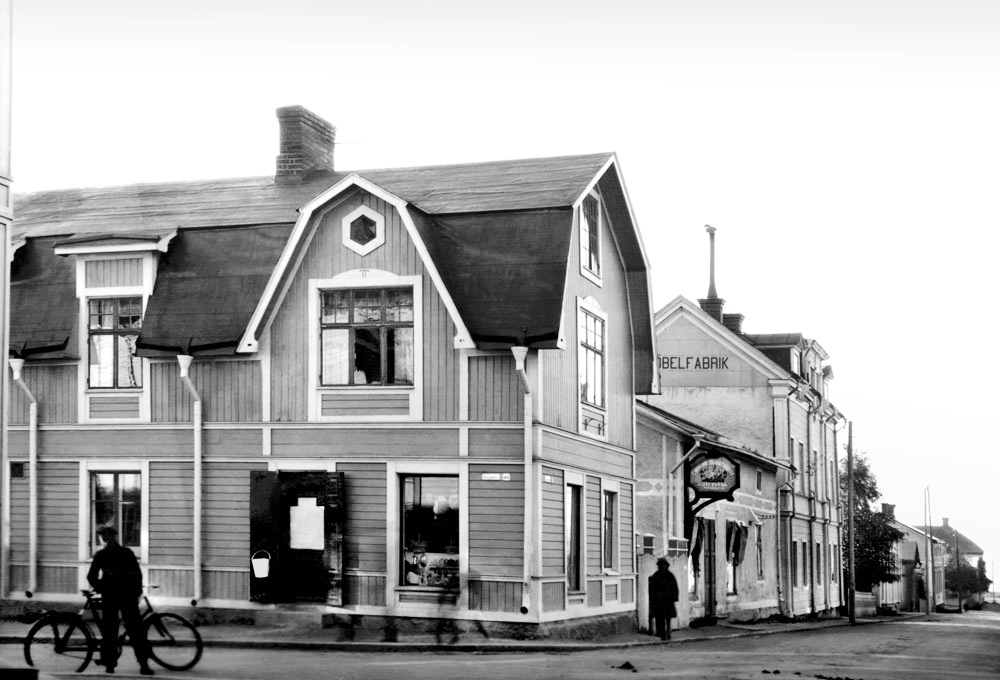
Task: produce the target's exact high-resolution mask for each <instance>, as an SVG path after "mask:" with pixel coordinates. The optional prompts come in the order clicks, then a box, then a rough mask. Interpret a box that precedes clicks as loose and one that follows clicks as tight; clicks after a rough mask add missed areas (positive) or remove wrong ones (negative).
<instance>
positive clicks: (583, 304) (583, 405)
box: [576, 296, 611, 442]
mask: <svg viewBox="0 0 1000 680" xmlns="http://www.w3.org/2000/svg"><path fill="white" fill-rule="evenodd" d="M585 313H589V314H591V315H592V316H595V317H597V318H598V319H600V320H601V321H602V322H603V323H604V353H603V359H604V360H603V366H602V369H603V375H602V376H601V381H602V387H603V390H604V405H603V406H594V405H592V404H590V403H587V402H584V400H583V396H582V395H581V394H580V385H581V381H580V378H581V375H580V362H581V358H582V352H583V343H582V342H581V338H580V327H581V326H582V325H583V320H584V314H585ZM610 335H611V332H610V328H609V325H608V315H607V313H606V312H604V310H603V309H601V305H600V303H599V302H598V301H597V300H596V299H594V298H593V297H589V296H588V297H586V298H577V302H576V352H577V357H576V404H577V431H578V432H579V433H580V434H581V435H583V436H585V437H590V438H591V439H596V440H598V441H602V442H606V441H608V428H609V425H610V423H609V422H608V414H609V413H610V409H609V408H608V400H609V397H610V394H609V391H608V357H609V354H610V351H609V348H610V346H611V344H610V342H609V339H610ZM587 410H592V411H596V412H599V413H600V414H601V415H602V416H603V418H604V429H603V430H602V431H601V432H600V433H597V432H593V431H591V430H589V429H587V427H585V420H584V419H585V418H587Z"/></svg>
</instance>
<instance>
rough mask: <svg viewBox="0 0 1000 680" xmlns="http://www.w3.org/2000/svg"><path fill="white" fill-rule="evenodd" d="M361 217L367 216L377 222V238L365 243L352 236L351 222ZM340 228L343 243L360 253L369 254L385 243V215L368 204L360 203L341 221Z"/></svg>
mask: <svg viewBox="0 0 1000 680" xmlns="http://www.w3.org/2000/svg"><path fill="white" fill-rule="evenodd" d="M359 217H367V218H369V219H370V220H372V221H373V222H375V238H373V239H372V240H371V241H369V242H368V243H365V244H364V245H362V244H360V243H358V242H357V241H355V240H354V239H352V238H351V223H352V222H354V220H356V219H358V218H359ZM340 230H341V234H340V241H341V243H343V245H344V247H345V248H348V249H350V250H353V251H354V252H356V253H357V254H358V255H362V256H364V255H367V254H368V253H371V252H372V251H374V250H375V249H376V248H378V247H380V246H382V245H385V216H384V215H382V213H380V212H378V211H376V210H372V209H371V208H369V207H368V206H367V205H359V206H358V207H357V208H355V209H354V210H352V211H351V212H349V213H347V215H345V216H344V218H343V219H342V220H341V221H340Z"/></svg>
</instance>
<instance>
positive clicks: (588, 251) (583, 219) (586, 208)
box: [580, 194, 601, 280]
mask: <svg viewBox="0 0 1000 680" xmlns="http://www.w3.org/2000/svg"><path fill="white" fill-rule="evenodd" d="M580 265H581V267H582V268H583V272H584V273H585V274H590V276H589V277H588V278H592V279H597V280H599V279H600V276H601V203H600V200H598V198H597V197H596V196H594V195H593V194H589V195H587V196H586V197H584V199H583V203H582V204H581V205H580Z"/></svg>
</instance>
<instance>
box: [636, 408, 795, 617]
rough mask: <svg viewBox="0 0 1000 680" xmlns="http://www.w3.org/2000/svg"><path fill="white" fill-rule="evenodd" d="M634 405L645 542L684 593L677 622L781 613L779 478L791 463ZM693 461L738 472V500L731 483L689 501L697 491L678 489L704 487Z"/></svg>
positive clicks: (639, 518)
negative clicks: (713, 495) (714, 494)
mask: <svg viewBox="0 0 1000 680" xmlns="http://www.w3.org/2000/svg"><path fill="white" fill-rule="evenodd" d="M638 408H639V421H638V436H637V440H638V445H637V451H638V457H637V460H636V531H637V532H639V533H640V534H642V537H643V547H644V549H646V550H647V551H649V552H651V553H652V554H655V555H666V556H667V558H668V560H669V561H670V564H671V567H672V569H673V571H674V575H675V576H676V577H677V580H678V585H679V586H680V592H681V598H680V601H679V602H678V606H677V619H678V625H681V626H684V625H687V624H688V623H690V622H691V621H696V620H699V619H709V618H712V617H715V618H719V617H725V618H728V619H729V620H751V619H762V618H767V617H768V616H771V615H773V614H777V613H778V580H777V576H778V569H777V563H778V553H777V546H778V532H779V531H780V528H781V527H780V523H779V522H778V521H777V512H776V510H777V486H778V484H777V480H778V477H779V475H781V478H782V479H784V478H785V477H787V473H788V468H787V465H786V464H784V463H781V462H779V461H777V460H775V459H774V458H770V457H765V456H762V455H760V454H759V453H755V452H752V451H747V450H745V449H741V448H739V447H737V446H735V445H734V444H733V443H731V442H729V441H728V440H727V439H726V438H725V437H723V436H721V435H719V434H718V433H716V432H712V431H710V430H708V429H706V428H703V427H699V426H698V425H696V424H695V423H692V422H690V421H688V420H685V419H683V418H680V417H677V416H675V415H672V414H670V413H667V412H665V411H663V410H661V409H658V408H656V407H654V406H651V405H649V404H647V403H643V402H641V401H640V402H639V404H638ZM716 462H719V467H718V468H716V467H715V466H714V464H715V463H716ZM692 465H693V469H694V471H695V472H697V471H698V470H703V469H707V468H708V467H711V468H712V470H713V471H714V472H716V473H718V472H719V471H720V470H721V471H731V472H732V473H733V476H734V477H737V476H738V479H734V480H732V481H731V483H730V485H731V486H732V487H734V488H732V500H729V499H728V498H727V497H726V496H728V494H727V493H725V492H726V491H728V488H726V489H723V490H722V491H723V492H722V493H720V494H719V496H720V498H719V499H718V500H716V501H715V502H713V503H711V504H709V505H707V506H706V507H704V508H699V507H698V506H700V505H701V503H702V502H703V501H702V499H701V498H700V497H699V498H698V499H697V500H694V502H693V503H690V504H685V499H692V498H693V496H694V493H695V492H694V491H692V492H691V494H690V495H689V494H688V493H685V492H684V491H682V489H686V487H687V486H688V485H689V484H690V485H694V486H697V484H698V480H696V479H694V480H693V479H691V476H692V467H691V466H692ZM737 470H738V475H737ZM713 477H718V474H716V475H714V476H713ZM696 510H697V512H695V511H696ZM686 521H687V522H688V523H689V524H690V527H688V528H687V529H686V528H685V522H686ZM685 536H687V537H689V538H690V542H689V541H688V540H687V539H685V538H684V537H685ZM689 554H690V559H689Z"/></svg>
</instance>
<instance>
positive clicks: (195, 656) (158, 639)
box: [146, 613, 204, 671]
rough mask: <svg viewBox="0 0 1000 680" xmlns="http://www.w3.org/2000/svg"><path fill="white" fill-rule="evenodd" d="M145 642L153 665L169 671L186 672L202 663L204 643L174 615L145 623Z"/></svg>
mask: <svg viewBox="0 0 1000 680" xmlns="http://www.w3.org/2000/svg"><path fill="white" fill-rule="evenodd" d="M146 640H148V641H149V655H150V657H152V659H153V661H155V662H156V663H158V664H160V665H161V666H163V667H164V668H168V669H170V670H172V671H186V670H188V669H189V668H193V667H194V665H195V664H196V663H198V660H199V659H201V652H202V650H203V649H204V643H203V642H202V641H201V635H200V634H199V633H198V631H197V630H196V629H195V627H194V625H193V624H192V623H191V622H190V621H188V620H187V619H185V618H184V617H182V616H178V615H177V614H171V613H166V614H153V615H152V616H150V617H149V618H147V619H146Z"/></svg>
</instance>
